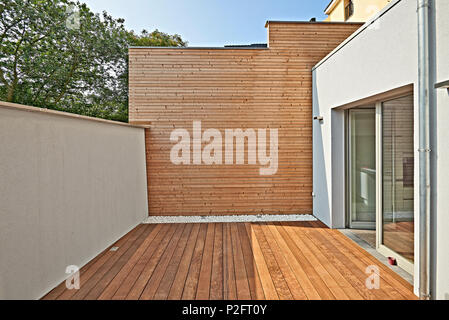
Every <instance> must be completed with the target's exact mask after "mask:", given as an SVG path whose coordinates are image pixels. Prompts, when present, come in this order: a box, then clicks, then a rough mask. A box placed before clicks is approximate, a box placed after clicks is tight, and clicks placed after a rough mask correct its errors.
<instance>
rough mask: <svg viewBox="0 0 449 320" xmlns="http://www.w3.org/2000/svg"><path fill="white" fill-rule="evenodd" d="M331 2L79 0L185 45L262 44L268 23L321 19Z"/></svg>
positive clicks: (324, 0)
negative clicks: (177, 38) (178, 38)
mask: <svg viewBox="0 0 449 320" xmlns="http://www.w3.org/2000/svg"><path fill="white" fill-rule="evenodd" d="M329 1H330V0H81V2H85V3H87V4H88V6H89V7H90V8H91V9H92V10H93V11H94V12H102V11H103V10H106V11H107V12H108V13H109V14H111V15H112V16H113V17H115V18H124V19H125V24H126V27H127V28H128V29H133V30H135V31H141V30H142V29H147V30H153V29H156V28H157V29H159V30H160V31H164V32H168V33H171V34H173V33H178V34H180V35H181V36H182V38H183V39H184V40H187V41H188V42H189V46H223V45H225V44H249V43H266V41H267V33H266V29H265V27H264V25H265V21H266V20H305V21H308V20H310V18H312V17H316V18H317V20H319V21H320V20H323V19H324V18H325V17H326V16H325V15H324V12H323V11H324V9H325V7H326V6H327V4H328V3H329Z"/></svg>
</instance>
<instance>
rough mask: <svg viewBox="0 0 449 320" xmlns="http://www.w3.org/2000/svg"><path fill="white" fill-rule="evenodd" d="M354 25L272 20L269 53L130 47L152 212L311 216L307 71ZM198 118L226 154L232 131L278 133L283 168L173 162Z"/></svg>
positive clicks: (135, 116) (134, 117)
mask: <svg viewBox="0 0 449 320" xmlns="http://www.w3.org/2000/svg"><path fill="white" fill-rule="evenodd" d="M358 27H360V24H342V23H286V22H270V23H268V33H269V48H267V49H260V48H258V49H253V48H251V49H241V48H238V49H236V48H222V49H221V48H220V49H212V48H204V49H201V48H200V49H197V48H130V50H129V61H130V68H129V69H130V78H129V86H130V91H129V93H130V100H129V101H130V103H129V119H130V123H133V124H146V125H150V127H151V129H150V130H149V131H148V132H147V135H146V143H147V174H148V199H149V212H150V215H157V216H159V215H160V216H180V215H181V216H182V215H186V216H189V215H236V214H311V213H312V73H311V69H312V67H313V66H314V65H315V64H316V63H317V62H318V61H320V60H321V59H322V58H323V57H325V56H326V55H327V54H328V53H329V52H330V51H332V50H333V49H334V48H335V47H337V46H338V45H339V44H340V43H341V42H342V41H343V40H345V39H346V38H347V37H348V36H349V35H351V34H352V33H353V32H354V31H355V30H356V29H357V28H358ZM337 79H338V75H336V80H337ZM193 121H201V126H202V130H203V132H204V131H205V130H207V129H211V128H213V129H217V130H219V131H220V132H221V134H222V136H223V142H222V143H223V152H224V150H225V147H224V143H225V139H224V137H225V130H226V129H242V130H246V129H254V130H256V132H257V129H267V131H269V129H278V146H279V149H278V170H277V172H276V173H275V174H273V175H260V173H259V168H260V167H263V166H261V165H260V164H259V163H257V164H248V161H247V153H246V152H245V164H243V165H242V164H235V163H234V164H224V159H223V164H221V165H218V164H213V165H206V164H204V163H203V164H200V165H199V164H190V165H185V164H180V165H175V164H173V163H172V162H171V161H170V151H171V149H172V147H173V146H174V145H175V144H176V143H175V142H172V141H170V135H171V132H172V131H173V130H175V129H186V130H187V131H188V132H189V133H190V137H191V138H192V135H193V132H192V126H193ZM269 141H270V140H269V135H268V134H267V148H269ZM205 144H207V143H203V144H202V146H203V147H204V146H205ZM190 147H191V148H192V151H193V144H191V146H190ZM245 150H247V146H245ZM268 150H269V149H268ZM191 157H192V156H191ZM223 158H224V154H223Z"/></svg>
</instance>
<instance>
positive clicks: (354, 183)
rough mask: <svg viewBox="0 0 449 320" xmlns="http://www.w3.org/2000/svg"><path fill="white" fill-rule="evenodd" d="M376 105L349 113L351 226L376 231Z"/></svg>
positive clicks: (352, 110)
mask: <svg viewBox="0 0 449 320" xmlns="http://www.w3.org/2000/svg"><path fill="white" fill-rule="evenodd" d="M375 123H376V122H375V109H374V105H373V106H371V107H368V108H364V109H351V110H350V111H349V141H348V142H349V155H348V159H349V166H348V167H349V181H350V183H349V199H348V200H349V211H350V214H349V216H350V220H349V224H350V227H351V228H354V229H372V230H374V229H375V222H376V130H375Z"/></svg>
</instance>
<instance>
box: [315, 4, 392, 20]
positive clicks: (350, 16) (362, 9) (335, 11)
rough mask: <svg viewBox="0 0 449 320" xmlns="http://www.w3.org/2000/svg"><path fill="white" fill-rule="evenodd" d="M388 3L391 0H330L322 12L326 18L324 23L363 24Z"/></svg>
mask: <svg viewBox="0 0 449 320" xmlns="http://www.w3.org/2000/svg"><path fill="white" fill-rule="evenodd" d="M390 2H391V0H332V1H331V2H330V3H329V4H328V6H327V7H326V9H325V10H324V13H325V14H326V15H327V16H328V17H327V18H326V20H325V21H329V22H335V21H347V22H365V21H368V19H370V18H371V17H373V16H374V15H375V14H376V13H378V12H379V11H380V10H382V9H383V8H385V6H386V5H387V4H389V3H390Z"/></svg>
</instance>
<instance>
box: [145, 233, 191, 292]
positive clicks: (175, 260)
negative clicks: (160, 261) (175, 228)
mask: <svg viewBox="0 0 449 320" xmlns="http://www.w3.org/2000/svg"><path fill="white" fill-rule="evenodd" d="M192 228H193V224H188V225H186V228H185V229H184V232H183V234H182V236H181V239H180V240H179V242H178V246H177V247H176V251H175V253H174V254H173V257H172V260H171V261H170V263H169V265H168V267H167V271H166V272H165V274H164V276H163V277H162V279H161V283H160V284H159V287H158V289H157V291H156V294H155V295H154V299H156V300H166V299H167V298H168V294H169V293H170V288H171V286H172V284H173V282H174V280H175V276H176V273H177V271H178V268H179V265H180V263H181V259H182V256H183V254H184V251H185V249H186V246H187V243H188V240H189V237H190V234H191V232H192Z"/></svg>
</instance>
